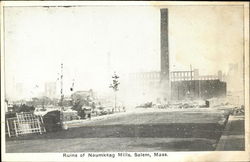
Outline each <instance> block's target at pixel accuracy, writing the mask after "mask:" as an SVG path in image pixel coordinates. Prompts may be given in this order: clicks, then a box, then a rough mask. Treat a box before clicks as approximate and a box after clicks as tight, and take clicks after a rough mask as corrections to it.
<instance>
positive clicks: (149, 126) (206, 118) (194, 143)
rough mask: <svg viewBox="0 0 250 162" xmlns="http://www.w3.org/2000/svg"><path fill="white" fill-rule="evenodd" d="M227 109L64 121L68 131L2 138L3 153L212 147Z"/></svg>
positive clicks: (146, 112)
mask: <svg viewBox="0 0 250 162" xmlns="http://www.w3.org/2000/svg"><path fill="white" fill-rule="evenodd" d="M228 113H229V111H227V110H217V109H185V110H159V109H158V110H152V109H151V110H150V109H149V110H147V109H146V110H145V109H137V110H136V111H133V112H126V113H120V114H113V115H110V116H103V117H101V118H99V119H94V118H93V120H86V121H74V122H70V123H68V126H69V129H68V130H63V131H59V132H51V133H46V134H42V135H28V136H23V137H17V138H10V139H7V142H6V151H7V152H80V151H92V152H95V151H198V150H204V151H206V150H215V148H216V145H217V143H218V140H219V139H220V137H221V134H222V133H223V130H224V128H225V124H226V122H227V118H228V115H229V114H228Z"/></svg>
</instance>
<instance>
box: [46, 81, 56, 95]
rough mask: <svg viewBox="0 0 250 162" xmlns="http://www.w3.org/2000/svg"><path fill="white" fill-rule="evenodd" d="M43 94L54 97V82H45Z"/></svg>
mask: <svg viewBox="0 0 250 162" xmlns="http://www.w3.org/2000/svg"><path fill="white" fill-rule="evenodd" d="M44 88H45V89H44V92H45V96H47V97H49V98H56V82H47V83H45V86H44Z"/></svg>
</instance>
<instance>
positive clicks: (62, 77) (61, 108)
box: [60, 63, 64, 110]
mask: <svg viewBox="0 0 250 162" xmlns="http://www.w3.org/2000/svg"><path fill="white" fill-rule="evenodd" d="M63 98H64V96H63V63H61V101H60V103H61V110H63Z"/></svg>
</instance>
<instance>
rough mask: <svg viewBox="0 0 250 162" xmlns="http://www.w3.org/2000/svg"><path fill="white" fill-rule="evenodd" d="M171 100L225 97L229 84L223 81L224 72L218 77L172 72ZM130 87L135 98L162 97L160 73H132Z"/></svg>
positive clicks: (150, 98) (196, 72)
mask: <svg viewBox="0 0 250 162" xmlns="http://www.w3.org/2000/svg"><path fill="white" fill-rule="evenodd" d="M170 74H171V75H170V81H171V85H170V86H171V99H172V100H184V99H198V98H201V99H208V98H213V97H225V96H226V94H227V84H226V82H224V81H223V80H222V72H221V71H219V72H218V75H199V70H198V69H194V70H193V71H172V72H171V73H170ZM129 82H130V87H131V89H132V90H133V94H134V95H135V96H141V98H146V99H148V100H155V99H156V98H162V97H161V91H160V89H161V86H160V83H161V75H160V72H157V71H153V72H141V73H132V74H130V76H129Z"/></svg>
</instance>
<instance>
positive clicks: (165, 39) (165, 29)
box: [161, 8, 170, 98]
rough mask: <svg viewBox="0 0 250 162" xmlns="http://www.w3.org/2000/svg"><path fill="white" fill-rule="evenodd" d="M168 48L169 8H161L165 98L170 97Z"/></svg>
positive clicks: (162, 81) (162, 72) (163, 90)
mask: <svg viewBox="0 0 250 162" xmlns="http://www.w3.org/2000/svg"><path fill="white" fill-rule="evenodd" d="M169 80H170V79H169V49H168V9H167V8H164V9H161V88H162V95H163V97H164V98H170V81H169Z"/></svg>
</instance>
